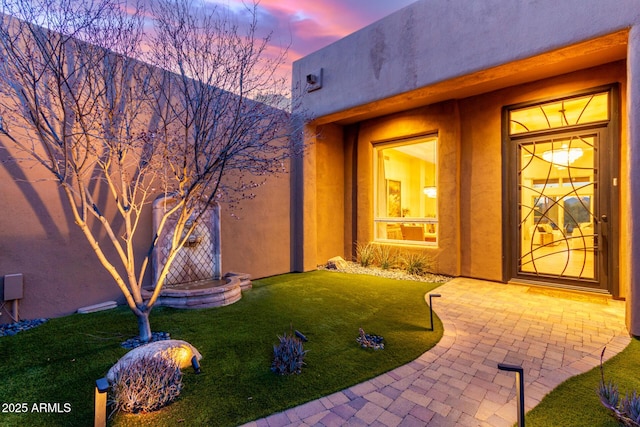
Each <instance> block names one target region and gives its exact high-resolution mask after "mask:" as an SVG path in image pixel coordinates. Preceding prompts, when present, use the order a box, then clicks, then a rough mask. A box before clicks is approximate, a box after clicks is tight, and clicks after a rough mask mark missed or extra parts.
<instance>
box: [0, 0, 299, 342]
mask: <svg viewBox="0 0 640 427" xmlns="http://www.w3.org/2000/svg"><path fill="white" fill-rule="evenodd" d="M54 3H55V4H52V2H47V1H43V0H37V1H33V0H2V12H3V14H4V17H3V19H2V23H1V25H0V58H1V59H0V138H3V139H4V141H7V142H8V143H9V144H11V145H12V147H13V148H14V149H17V150H18V151H19V152H20V153H21V155H22V156H24V157H25V158H28V159H30V160H32V161H34V162H35V163H36V164H37V165H38V166H39V167H41V168H44V169H45V170H46V171H48V172H50V174H51V177H52V178H53V179H55V180H56V181H57V182H58V184H59V185H60V187H61V188H62V190H63V193H64V195H65V198H66V201H67V202H68V205H69V207H70V208H71V209H70V212H71V214H72V215H73V219H74V221H75V223H76V224H77V225H78V226H79V227H80V229H81V230H82V233H83V235H84V236H85V238H86V239H87V241H88V242H89V244H90V246H91V248H92V249H93V251H94V252H95V254H96V255H97V257H98V259H99V261H100V263H101V264H102V266H103V267H104V268H105V269H106V270H107V271H108V272H109V274H110V275H111V277H112V278H113V279H114V281H115V282H116V284H117V285H118V287H119V289H120V291H121V292H122V294H123V295H124V297H125V300H126V302H127V304H128V306H129V307H130V309H131V310H132V311H133V313H134V314H135V315H136V316H137V318H138V326H139V334H140V338H141V340H143V341H148V340H149V339H150V338H151V329H150V324H149V313H150V312H151V309H152V307H153V306H154V304H155V303H156V301H157V298H158V297H159V294H160V291H161V290H162V286H163V284H164V280H165V277H166V275H167V273H168V271H169V269H170V268H171V263H172V262H173V260H174V259H175V257H176V255H177V253H178V251H179V250H180V249H181V247H182V246H183V245H184V244H185V242H186V241H187V239H188V238H189V235H190V233H191V231H192V230H193V229H194V228H195V226H196V224H197V221H198V219H199V216H200V213H201V212H202V208H203V206H206V205H207V204H209V203H211V202H212V201H225V202H228V203H231V204H233V203H237V202H239V201H240V200H242V199H245V198H250V197H253V194H252V189H253V188H254V187H256V186H258V185H260V184H261V183H262V182H263V180H264V177H265V176H267V175H271V174H274V173H279V172H284V171H285V170H286V167H285V165H286V160H287V158H289V157H290V156H291V155H292V154H293V151H292V150H290V149H289V147H288V145H287V144H288V141H289V139H288V135H289V134H291V132H293V129H291V128H290V126H289V121H288V119H289V117H288V113H287V112H285V111H283V110H281V109H277V108H273V107H272V106H270V105H268V104H267V103H264V102H257V101H255V98H256V97H261V99H269V98H270V97H274V98H276V97H280V96H281V95H282V93H283V90H286V88H285V87H284V84H285V81H284V80H282V79H280V80H279V79H277V78H275V75H274V70H275V69H276V68H277V66H278V65H280V64H281V63H282V62H283V61H284V55H285V54H286V49H284V50H281V51H279V52H278V54H277V55H276V56H275V57H271V58H269V57H268V55H266V53H267V51H266V49H267V47H268V46H269V42H270V39H269V36H266V37H259V36H258V34H257V13H258V9H257V4H256V3H254V4H252V5H248V6H247V8H246V10H245V11H244V13H246V14H247V15H248V16H250V17H251V19H250V24H249V25H248V26H246V27H245V28H241V27H240V26H238V25H237V24H236V23H235V21H234V19H233V17H232V16H231V15H230V14H229V12H228V11H224V10H219V9H215V8H214V9H209V8H207V7H206V5H205V3H194V2H191V1H189V0H178V1H169V0H157V1H155V2H154V3H153V5H152V7H151V8H149V9H147V10H143V7H142V5H141V4H131V3H129V4H127V3H126V2H122V1H119V0H92V1H89V2H88V1H86V0H84V1H82V0H62V1H58V2H54ZM150 17H151V19H152V20H153V23H154V25H153V29H152V31H149V35H148V37H147V36H145V32H144V23H145V20H148V19H149V18H150ZM98 186H106V187H107V188H108V190H109V194H110V196H111V197H110V200H109V202H108V203H109V204H110V206H115V207H116V215H115V216H108V215H105V211H106V210H107V208H108V207H107V206H104V205H101V204H100V202H99V201H98V200H96V198H95V196H94V195H95V192H96V188H97V187H98ZM159 194H164V195H170V196H171V197H172V199H173V200H174V202H175V203H173V204H172V205H171V206H170V208H169V209H167V210H166V212H165V214H164V217H163V218H162V220H161V221H160V226H159V230H158V233H157V235H156V236H154V238H153V239H152V241H151V242H150V247H149V249H148V250H147V251H145V253H144V254H142V255H141V254H139V253H136V250H135V248H136V245H135V244H134V237H135V236H136V232H137V231H138V230H139V225H140V220H141V218H143V216H144V215H150V212H149V211H150V203H151V202H152V201H153V199H154V198H155V197H156V196H158V195H159ZM170 217H171V218H173V219H174V220H175V221H174V222H176V223H177V225H176V227H175V230H174V231H173V234H172V235H171V244H170V248H169V250H168V255H167V260H166V263H165V264H164V266H163V268H162V270H161V271H160V273H159V274H158V275H157V277H154V278H153V282H154V283H152V287H153V288H154V292H153V293H152V294H151V296H150V297H148V298H146V299H145V298H144V297H143V292H142V286H143V278H144V277H145V272H146V271H147V270H148V268H149V264H150V256H151V254H152V252H153V250H154V249H155V246H156V245H157V244H158V235H159V234H160V233H161V231H162V230H163V228H164V227H166V226H167V222H168V219H169V218H170ZM95 225H99V227H96V226H95ZM100 233H104V234H106V236H107V238H106V241H107V242H109V243H110V246H111V249H112V250H110V251H107V250H105V248H104V247H103V246H104V245H103V243H106V242H103V241H101V240H100V237H99V234H100ZM110 254H115V255H110Z"/></svg>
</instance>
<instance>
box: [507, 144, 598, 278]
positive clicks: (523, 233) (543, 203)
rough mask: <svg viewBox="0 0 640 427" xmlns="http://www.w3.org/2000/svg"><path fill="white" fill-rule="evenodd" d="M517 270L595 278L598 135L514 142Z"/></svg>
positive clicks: (536, 273) (536, 274)
mask: <svg viewBox="0 0 640 427" xmlns="http://www.w3.org/2000/svg"><path fill="white" fill-rule="evenodd" d="M517 147H518V163H519V173H518V177H519V183H518V188H519V206H518V209H519V226H518V230H519V233H518V234H519V260H518V269H519V271H518V272H519V273H521V274H524V275H534V276H554V277H561V278H567V279H578V280H587V281H598V262H597V257H598V233H597V223H598V221H597V218H598V213H597V203H596V201H597V200H598V194H597V191H598V186H597V185H596V183H597V182H598V167H597V166H598V165H597V159H598V155H597V153H598V134H597V133H585V134H576V135H558V136H554V137H547V138H539V139H528V140H523V141H519V142H518V145H517Z"/></svg>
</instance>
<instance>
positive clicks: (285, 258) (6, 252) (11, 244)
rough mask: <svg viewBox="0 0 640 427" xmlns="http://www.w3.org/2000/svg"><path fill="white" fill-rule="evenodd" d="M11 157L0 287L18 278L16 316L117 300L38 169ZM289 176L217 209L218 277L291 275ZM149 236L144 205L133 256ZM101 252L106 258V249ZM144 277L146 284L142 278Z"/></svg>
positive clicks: (102, 195) (0, 319)
mask: <svg viewBox="0 0 640 427" xmlns="http://www.w3.org/2000/svg"><path fill="white" fill-rule="evenodd" d="M0 142H4V141H0ZM11 154H13V155H15V156H17V157H19V155H18V154H17V153H15V152H14V151H12V150H11V149H8V150H7V149H5V148H0V182H1V183H2V184H1V185H0V206H2V213H1V214H0V285H1V284H2V278H3V277H4V275H7V274H14V273H22V274H23V275H24V298H23V299H22V300H20V302H19V315H20V317H21V318H25V319H27V318H36V317H56V316H61V315H66V314H70V313H73V312H74V311H76V310H77V309H78V308H80V307H83V306H87V305H91V304H96V303H99V302H103V301H107V300H117V301H119V302H122V303H123V302H124V300H123V299H122V297H121V293H120V290H119V289H118V288H117V286H116V284H115V282H114V281H113V279H112V278H111V277H110V276H109V275H108V274H107V273H106V271H105V270H104V268H103V267H102V266H101V265H100V263H99V262H98V260H97V258H96V256H95V254H94V253H93V251H92V250H91V248H90V246H89V244H88V243H87V241H86V239H85V237H84V236H83V235H82V234H81V233H80V230H79V228H78V227H77V226H76V225H75V224H74V222H73V219H72V218H71V216H70V212H69V209H68V208H67V207H66V205H65V203H66V201H65V199H64V195H63V193H62V192H61V191H60V190H59V189H58V186H57V184H56V183H55V182H53V181H51V180H50V177H49V176H48V175H47V174H46V173H44V174H43V173H42V172H41V169H40V168H39V167H38V166H35V167H31V166H32V165H30V164H29V163H25V162H21V163H19V164H16V163H15V162H12V161H7V158H8V156H9V155H11ZM42 179H45V180H44V181H43V180H42ZM290 179H291V176H290V175H289V174H283V175H281V176H279V177H268V179H267V182H266V183H265V184H264V185H262V186H261V187H259V188H257V189H256V190H255V191H254V192H255V193H256V197H255V198H254V199H252V200H245V201H243V202H241V204H240V209H236V210H233V211H230V210H229V208H228V206H225V205H223V210H222V215H221V228H222V271H223V273H224V272H226V271H240V272H244V273H250V274H251V275H252V276H253V277H265V276H269V275H274V274H278V273H285V272H289V271H291V226H290V199H289V197H290ZM95 193H96V195H97V199H98V200H99V201H101V202H104V203H106V206H109V207H108V208H107V209H106V214H105V216H106V217H107V218H110V217H112V215H113V212H112V210H113V204H112V203H110V202H108V200H109V198H110V195H109V194H108V193H107V192H106V191H105V190H104V189H100V188H99V189H98V190H96V191H95ZM232 213H234V214H235V215H236V216H237V218H236V217H233V216H232V215H231V214H232ZM93 226H94V227H96V225H95V224H94V225H93ZM151 233H152V226H151V207H150V206H149V208H148V210H147V212H145V213H144V214H143V218H142V220H141V223H140V225H139V231H138V232H137V240H136V245H135V250H136V252H137V254H139V256H143V255H144V254H145V253H146V252H147V250H148V247H149V243H150V241H151ZM99 236H100V237H101V239H102V240H101V246H102V247H103V249H104V248H109V245H110V243H108V241H107V239H106V237H105V236H104V233H100V234H99ZM107 253H108V254H110V255H111V256H113V255H114V254H113V251H109V249H107ZM112 259H114V258H112ZM138 261H139V260H138ZM114 263H115V264H116V266H117V261H114ZM146 277H147V280H146V283H149V281H150V276H149V274H147V275H146ZM1 288H2V286H0V289H1ZM1 297H2V293H1V292H0V300H1V299H2V298H1ZM0 303H1V301H0ZM10 308H11V303H8V304H7V306H6V307H5V308H4V309H0V323H7V322H10V321H11V319H10V318H9V316H8V312H10Z"/></svg>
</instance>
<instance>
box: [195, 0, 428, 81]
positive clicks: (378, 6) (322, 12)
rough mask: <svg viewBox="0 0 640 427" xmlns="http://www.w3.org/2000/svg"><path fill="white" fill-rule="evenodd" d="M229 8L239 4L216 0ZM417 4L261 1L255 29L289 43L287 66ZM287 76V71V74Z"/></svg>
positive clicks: (389, 0)
mask: <svg viewBox="0 0 640 427" xmlns="http://www.w3.org/2000/svg"><path fill="white" fill-rule="evenodd" d="M205 1H207V2H211V3H215V2H217V3H221V4H223V5H229V6H231V7H232V8H235V7H238V6H240V5H241V4H242V0H218V1H211V0H205ZM415 1H416V0H261V1H260V16H259V18H258V19H259V21H258V25H259V26H260V27H261V28H262V29H263V30H273V31H274V37H273V41H274V43H276V44H281V45H287V44H288V43H291V47H290V50H289V54H288V59H289V61H288V65H289V70H290V65H291V63H292V62H293V61H295V60H296V59H298V58H301V57H303V56H305V55H307V54H309V53H311V52H314V51H316V50H318V49H320V48H322V47H324V46H327V45H329V44H331V43H332V42H334V41H336V40H338V39H341V38H342V37H344V36H346V35H348V34H351V33H353V32H354V31H357V30H359V29H361V28H363V27H365V26H367V25H369V24H371V23H373V22H375V21H377V20H379V19H381V18H383V17H385V16H387V15H389V14H391V13H393V12H395V11H396V10H399V9H402V8H403V7H405V6H407V5H409V4H411V3H414V2H415ZM289 72H290V71H289Z"/></svg>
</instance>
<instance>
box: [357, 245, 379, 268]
mask: <svg viewBox="0 0 640 427" xmlns="http://www.w3.org/2000/svg"><path fill="white" fill-rule="evenodd" d="M375 254H376V246H375V245H373V244H372V243H357V244H356V262H357V263H359V264H360V265H361V266H363V267H369V266H370V265H371V264H373V261H374V259H375Z"/></svg>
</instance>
